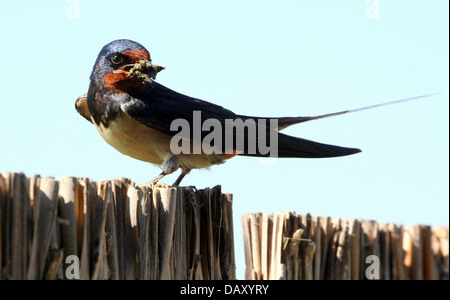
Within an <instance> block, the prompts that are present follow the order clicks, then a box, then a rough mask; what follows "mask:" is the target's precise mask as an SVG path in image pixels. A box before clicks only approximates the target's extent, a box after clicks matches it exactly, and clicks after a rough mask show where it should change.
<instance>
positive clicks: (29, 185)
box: [0, 173, 236, 280]
mask: <svg viewBox="0 0 450 300" xmlns="http://www.w3.org/2000/svg"><path fill="white" fill-rule="evenodd" d="M232 217H233V215H232V197H231V195H228V194H222V192H221V188H220V186H216V187H214V188H211V189H205V190H196V189H195V188H193V187H179V188H165V187H155V186H147V185H136V184H134V183H133V182H131V181H130V180H127V179H124V178H120V179H117V180H112V181H100V182H95V181H91V180H89V179H87V178H73V177H70V178H60V179H54V178H52V177H46V178H40V177H39V176H33V177H31V178H27V177H25V175H24V174H21V173H2V174H1V175H0V279H68V277H67V274H66V271H67V270H71V272H72V273H70V274H71V275H74V278H78V279H92V280H105V279H195V280H198V279H235V278H236V274H235V262H234V239H233V226H232V224H233V219H232ZM73 257H77V258H78V262H77V260H75V261H74V260H71V259H70V258H73ZM74 265H76V267H77V268H74V267H73V266H74ZM75 269H76V270H77V272H74V271H73V270H75ZM75 273H76V274H75ZM75 275H76V276H75ZM70 277H71V278H70V279H72V276H70Z"/></svg>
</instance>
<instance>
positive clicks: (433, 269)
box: [242, 212, 449, 280]
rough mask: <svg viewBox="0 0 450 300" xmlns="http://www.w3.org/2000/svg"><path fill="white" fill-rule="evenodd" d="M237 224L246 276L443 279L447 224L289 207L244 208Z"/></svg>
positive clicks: (259, 277)
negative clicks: (380, 221)
mask: <svg viewBox="0 0 450 300" xmlns="http://www.w3.org/2000/svg"><path fill="white" fill-rule="evenodd" d="M242 224H243V235H244V247H245V256H246V260H245V261H246V273H245V276H246V279H288V280H295V279H306V280H309V279H338V280H349V279H352V280H363V279H374V278H380V279H382V280H390V279H396V280H404V279H441V280H442V279H448V270H449V269H448V265H449V246H448V245H449V230H448V227H429V226H424V225H412V226H409V227H403V226H400V225H395V224H378V223H377V222H375V221H364V220H355V219H338V218H334V219H331V218H330V217H318V216H310V215H309V214H306V215H296V214H295V213H293V212H283V213H279V214H276V213H274V214H258V213H256V214H246V215H244V216H242ZM366 258H370V259H368V262H366ZM366 272H367V274H366ZM368 275H369V277H367V276H368Z"/></svg>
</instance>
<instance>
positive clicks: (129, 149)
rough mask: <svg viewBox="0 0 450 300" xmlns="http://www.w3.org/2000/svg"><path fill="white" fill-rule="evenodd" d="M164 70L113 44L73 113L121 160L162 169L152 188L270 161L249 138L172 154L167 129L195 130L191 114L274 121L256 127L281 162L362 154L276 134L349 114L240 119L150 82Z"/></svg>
mask: <svg viewBox="0 0 450 300" xmlns="http://www.w3.org/2000/svg"><path fill="white" fill-rule="evenodd" d="M163 69H164V67H161V66H157V65H154V64H152V61H151V58H150V53H149V51H148V50H147V49H146V48H145V47H143V46H142V45H141V44H139V43H137V42H134V41H131V40H126V39H122V40H115V41H113V42H111V43H109V44H107V45H105V46H104V47H103V48H102V50H101V51H100V53H99V55H98V57H97V60H96V62H95V64H94V67H93V70H92V73H91V76H90V85H89V90H88V93H87V95H83V96H80V97H79V98H78V99H77V101H76V105H75V106H76V109H77V111H78V112H79V113H80V114H81V115H82V116H83V117H84V118H85V119H87V120H88V121H89V122H91V123H93V124H94V126H95V127H96V128H97V130H98V132H99V133H100V135H101V136H102V137H103V139H104V140H105V141H106V142H107V143H108V144H110V145H111V146H112V147H114V148H115V149H117V150H118V151H119V152H121V153H122V154H125V155H128V156H131V157H133V158H135V159H138V160H142V161H145V162H149V163H152V164H156V165H159V166H160V168H161V169H162V173H161V174H160V175H158V176H157V177H156V178H155V179H153V180H152V181H151V183H152V184H156V183H157V182H158V181H159V180H160V179H161V178H163V177H164V176H165V175H168V174H171V173H173V172H175V171H176V170H178V169H179V168H181V174H180V176H179V177H178V178H177V180H176V181H175V183H174V184H173V186H178V185H179V184H180V182H181V180H182V179H183V178H184V176H185V175H186V174H188V173H189V172H190V171H191V170H192V169H202V168H208V167H210V166H212V165H217V164H222V163H224V162H225V161H226V160H228V159H230V158H232V157H234V156H236V155H243V156H256V157H264V156H268V154H267V153H262V152H260V151H256V152H251V151H249V146H248V143H249V140H251V137H250V134H249V133H248V132H247V133H246V134H245V135H244V136H243V137H237V136H233V137H235V138H241V139H244V141H243V144H244V147H241V148H238V147H237V146H236V145H237V142H236V144H233V145H232V147H231V149H225V148H226V147H225V146H224V145H222V143H220V146H219V147H220V148H221V149H218V150H223V151H215V152H213V153H205V151H203V150H202V151H201V152H200V153H197V154H194V153H179V154H174V153H173V151H171V147H170V143H171V139H172V138H173V137H174V136H176V135H177V132H176V131H174V130H173V128H171V124H172V122H173V121H174V120H177V119H183V120H186V121H187V122H188V124H189V125H193V123H195V121H196V120H195V119H194V114H193V112H201V119H202V121H204V120H208V119H214V120H217V122H219V123H220V124H224V123H225V121H226V120H243V121H246V120H254V121H255V124H256V121H259V120H276V121H277V126H276V128H272V127H270V128H269V126H265V125H261V124H262V123H261V124H260V123H257V125H256V126H258V129H262V130H263V131H266V132H267V133H268V134H269V133H272V134H273V133H274V132H276V133H275V134H276V136H275V137H276V139H275V140H276V141H277V157H280V158H285V157H286V158H297V157H299V158H323V157H338V156H345V155H351V154H355V153H358V152H360V151H361V150H359V149H356V148H345V147H339V146H333V145H327V144H322V143H317V142H313V141H310V140H306V139H302V138H297V137H293V136H289V135H285V134H282V133H279V131H280V130H282V129H284V128H286V127H288V126H291V125H294V124H298V123H302V122H305V121H310V120H315V119H320V118H325V117H329V116H335V115H340V114H344V113H347V112H351V111H343V112H338V113H333V114H327V115H321V116H314V117H282V118H261V117H251V116H244V115H238V114H235V113H233V112H232V111H230V110H227V109H225V108H223V107H221V106H219V105H216V104H213V103H210V102H206V101H203V100H200V99H196V98H193V97H189V96H186V95H183V94H180V93H178V92H175V91H173V90H171V89H169V88H167V87H165V86H163V85H161V84H159V83H157V82H156V81H155V80H154V79H155V78H156V75H157V73H158V72H160V71H161V70H163ZM354 111H356V110H354ZM261 126H263V127H261ZM207 134H208V132H207V131H206V132H202V135H201V138H204V137H205V136H206V135H207ZM190 137H193V136H190ZM253 140H254V138H253ZM189 142H190V143H192V144H193V143H195V142H197V141H194V139H193V138H191V139H190V140H189ZM212 146H213V147H214V146H215V145H212ZM228 148H230V147H228Z"/></svg>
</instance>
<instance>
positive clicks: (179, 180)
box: [172, 169, 191, 187]
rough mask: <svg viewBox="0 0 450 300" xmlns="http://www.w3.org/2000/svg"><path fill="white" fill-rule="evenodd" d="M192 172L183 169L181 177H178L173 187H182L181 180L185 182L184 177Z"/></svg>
mask: <svg viewBox="0 0 450 300" xmlns="http://www.w3.org/2000/svg"><path fill="white" fill-rule="evenodd" d="M190 171H191V170H190V169H183V170H182V171H181V174H180V176H178V178H177V180H175V182H174V183H173V184H172V187H177V186H179V185H180V183H181V180H183V178H184V176H186V175H187V174H188V173H189V172H190Z"/></svg>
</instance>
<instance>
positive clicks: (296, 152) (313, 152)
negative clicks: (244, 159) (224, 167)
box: [239, 133, 361, 158]
mask: <svg viewBox="0 0 450 300" xmlns="http://www.w3.org/2000/svg"><path fill="white" fill-rule="evenodd" d="M359 152H361V150H360V149H357V148H347V147H340V146H334V145H328V144H322V143H318V142H314V141H310V140H306V139H302V138H297V137H293V136H289V135H285V134H282V133H278V148H277V153H276V155H274V154H275V153H273V152H269V153H267V154H261V153H259V152H257V153H248V152H247V151H244V152H242V153H240V154H239V155H242V156H254V157H270V156H276V157H279V158H288V157H292V158H293V157H297V158H325V157H339V156H346V155H352V154H356V153H359Z"/></svg>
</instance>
